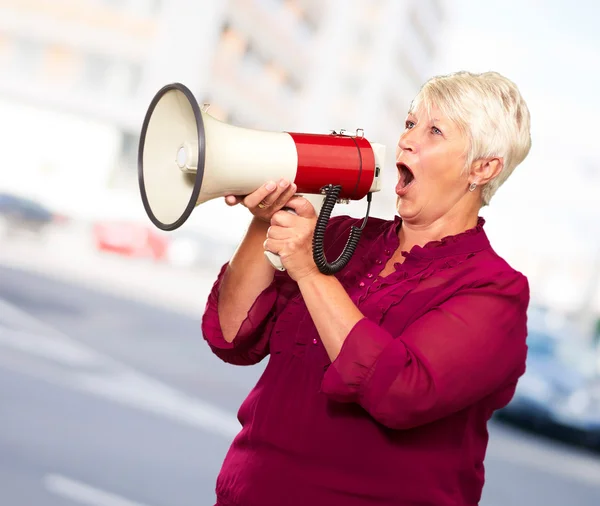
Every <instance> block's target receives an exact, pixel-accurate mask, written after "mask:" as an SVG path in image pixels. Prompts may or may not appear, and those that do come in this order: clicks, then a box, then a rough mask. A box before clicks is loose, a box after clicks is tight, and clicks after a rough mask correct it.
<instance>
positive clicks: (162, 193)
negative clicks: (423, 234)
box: [138, 83, 385, 274]
mask: <svg viewBox="0 0 600 506" xmlns="http://www.w3.org/2000/svg"><path fill="white" fill-rule="evenodd" d="M384 158H385V146H383V145H381V144H372V143H370V142H369V141H368V140H367V139H366V138H365V137H364V135H363V132H362V130H357V131H356V132H355V133H354V134H349V133H347V132H345V131H343V130H341V131H339V132H335V131H332V132H331V133H329V134H310V133H290V132H271V131H262V130H253V129H249V128H243V127H238V126H234V125H230V124H228V123H225V122H222V121H220V120H217V119H216V118H214V117H213V116H211V115H210V114H208V112H207V111H205V110H202V109H201V108H200V106H199V104H198V102H197V101H196V99H195V98H194V95H193V93H192V92H191V91H190V90H189V88H187V87H186V86H185V85H183V84H181V83H172V84H168V85H166V86H164V87H163V88H161V89H160V90H159V91H158V92H157V93H156V95H155V96H154V98H153V99H152V101H151V103H150V106H149V108H148V111H147V112H146V116H145V118H144V122H143V126H142V132H141V136H140V143H139V150H138V182H139V188H140V194H141V198H142V202H143V205H144V209H145V211H146V213H147V215H148V217H149V218H150V220H151V222H152V223H153V224H154V225H155V226H156V227H158V228H159V229H161V230H167V231H170V230H175V229H177V228H179V227H180V226H181V225H183V224H184V223H185V222H186V220H187V219H188V218H189V217H190V215H191V214H192V212H193V211H194V209H195V208H196V207H197V206H199V205H201V204H202V203H204V202H207V201H209V200H212V199H215V198H218V197H224V196H226V195H248V194H249V193H252V192H253V191H255V190H256V189H258V188H259V187H260V186H261V185H263V184H265V183H266V182H267V181H270V180H273V181H277V180H279V179H280V178H282V177H284V178H286V179H287V180H288V181H291V182H294V183H295V184H296V186H297V195H301V196H303V197H305V198H307V199H308V200H309V201H310V202H311V203H312V205H313V206H314V208H315V211H316V213H317V214H318V215H319V218H318V221H317V226H316V229H315V233H314V238H313V257H314V259H315V263H316V264H317V267H318V268H319V270H320V271H321V272H322V273H324V274H333V273H335V272H338V271H339V270H340V269H342V268H343V267H344V266H345V265H346V264H347V262H348V261H349V260H350V258H351V256H352V254H353V252H354V249H355V248H356V244H357V243H358V240H359V238H360V233H361V231H362V230H363V228H364V226H365V224H366V221H367V218H368V213H369V209H370V203H371V194H372V193H373V192H376V191H379V190H380V186H381V185H380V181H381V177H380V176H381V171H382V167H383V162H384ZM365 196H367V201H368V206H367V212H366V216H365V219H364V221H363V223H362V225H361V226H360V227H352V229H351V231H350V237H349V239H348V242H347V244H346V247H345V249H344V251H343V252H342V254H341V255H340V256H339V257H338V259H336V260H335V261H334V262H332V263H329V262H328V261H327V259H326V258H325V254H324V252H323V236H324V233H325V228H326V226H327V222H328V220H329V218H330V216H331V212H332V210H333V207H334V205H335V204H336V203H348V202H349V201H350V200H360V199H362V198H364V197H365ZM265 254H266V255H267V257H268V258H269V261H270V262H271V264H272V265H273V266H274V267H275V268H277V269H279V270H284V267H283V265H282V262H281V259H280V258H279V256H278V255H274V254H273V253H270V252H265Z"/></svg>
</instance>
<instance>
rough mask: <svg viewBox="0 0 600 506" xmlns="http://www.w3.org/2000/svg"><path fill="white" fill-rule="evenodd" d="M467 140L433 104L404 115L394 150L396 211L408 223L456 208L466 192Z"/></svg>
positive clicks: (424, 221) (426, 220) (423, 221)
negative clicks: (403, 125) (425, 108)
mask: <svg viewBox="0 0 600 506" xmlns="http://www.w3.org/2000/svg"><path fill="white" fill-rule="evenodd" d="M467 148H468V139H467V137H466V135H465V134H464V133H462V131H461V130H460V129H459V128H458V126H457V125H456V124H455V123H453V122H452V121H450V120H449V119H448V118H446V117H444V116H443V115H442V114H441V112H440V111H439V109H437V108H435V107H432V108H431V116H428V115H427V112H426V111H425V110H420V109H417V110H416V111H413V112H412V113H409V114H408V116H407V118H406V125H405V130H404V132H402V135H401V136H400V140H399V142H398V147H397V149H396V166H397V167H398V184H397V186H396V194H397V195H398V200H397V210H398V214H399V215H400V216H401V218H402V219H403V221H405V222H408V223H415V224H423V225H426V224H428V223H431V222H433V221H435V220H437V219H439V218H441V217H442V216H444V215H445V214H447V213H448V212H450V211H451V210H453V208H455V207H457V204H458V202H459V201H460V200H461V198H462V197H463V196H464V195H465V194H466V193H467V189H468V186H469V180H468V172H465V171H464V167H465V162H466V153H467Z"/></svg>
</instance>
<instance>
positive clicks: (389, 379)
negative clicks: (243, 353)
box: [322, 273, 529, 429]
mask: <svg viewBox="0 0 600 506" xmlns="http://www.w3.org/2000/svg"><path fill="white" fill-rule="evenodd" d="M528 304H529V286H528V283H527V279H526V278H525V277H524V276H522V275H521V274H518V273H515V274H514V275H511V276H509V277H505V278H504V279H502V278H500V279H498V278H497V279H496V280H495V281H489V282H487V283H480V284H476V285H474V286H470V287H467V288H464V289H462V290H461V291H459V292H457V293H456V294H455V295H454V296H452V297H450V298H448V299H447V300H446V301H445V302H444V303H442V304H440V305H439V306H437V307H435V308H433V309H431V310H429V311H428V312H427V313H426V314H424V315H423V316H422V317H420V318H418V319H417V320H415V321H414V323H412V324H411V325H409V326H408V327H407V328H406V329H405V330H404V331H403V332H402V334H401V335H398V336H394V335H392V334H390V333H389V332H387V331H386V330H384V329H383V328H382V327H380V326H379V325H377V324H375V323H374V322H373V321H371V320H369V319H368V318H363V319H362V320H360V321H359V322H358V323H357V324H356V325H355V326H354V328H353V329H352V330H351V331H350V333H349V335H348V336H347V338H346V340H345V342H344V344H343V346H342V349H341V351H340V354H339V355H338V356H337V357H336V359H335V360H334V361H333V362H332V364H331V366H330V367H329V368H328V369H327V371H326V373H325V376H324V378H323V382H322V391H323V392H324V393H325V394H327V395H328V396H330V398H332V399H334V400H336V401H339V402H356V403H359V404H360V405H361V406H362V407H363V408H364V409H365V410H366V411H367V412H368V413H369V414H370V415H371V416H372V417H373V418H375V419H376V420H377V421H379V422H380V423H382V424H383V425H385V426H387V427H389V428H393V429H410V428H413V427H417V426H420V425H423V424H426V423H430V422H433V421H435V420H439V419H441V418H444V417H446V416H449V415H451V414H453V413H455V412H458V411H460V410H462V409H464V408H466V407H468V406H469V405H471V404H473V403H475V402H477V401H479V400H481V399H483V398H485V397H486V396H488V395H491V394H493V393H495V392H497V391H498V390H500V389H502V388H504V387H506V386H509V385H510V384H511V383H514V382H515V381H516V380H517V379H518V377H519V376H520V375H521V374H523V372H524V370H525V358H526V354H527V347H526V344H525V340H526V336H527V307H528ZM394 310H396V311H402V304H399V305H397V306H395V309H394Z"/></svg>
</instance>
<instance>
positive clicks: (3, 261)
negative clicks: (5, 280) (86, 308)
mask: <svg viewBox="0 0 600 506" xmlns="http://www.w3.org/2000/svg"><path fill="white" fill-rule="evenodd" d="M227 260H228V259H226V258H224V259H222V262H221V259H215V265H212V266H210V267H207V268H206V270H204V271H200V270H186V269H179V268H176V267H172V266H169V265H166V264H159V263H153V262H152V261H147V260H143V259H142V260H141V259H133V258H127V257H122V256H119V255H115V254H110V253H103V252H99V251H96V250H95V249H94V248H93V245H92V242H91V240H88V237H87V232H86V231H85V230H69V229H65V230H57V231H53V232H52V233H51V234H50V235H49V236H48V237H47V238H44V239H42V240H40V241H38V240H35V239H30V238H23V239H17V240H11V241H6V240H2V241H1V242H0V265H3V266H6V267H12V268H19V269H24V270H28V271H31V272H35V273H39V274H42V275H44V276H49V277H52V278H55V279H57V280H60V281H64V282H68V283H76V284H80V285H83V286H86V287H89V288H92V289H97V290H101V291H104V292H107V293H110V294H113V295H116V296H119V297H125V298H128V299H131V300H138V301H141V302H146V303H150V304H154V305H160V306H162V307H167V308H169V309H171V310H174V311H178V312H183V313H186V314H189V315H191V316H194V317H199V316H200V315H201V313H202V311H203V309H204V304H205V302H206V298H207V296H208V293H209V291H210V289H211V287H212V284H213V283H214V280H215V279H216V276H217V274H218V270H219V267H220V265H221V264H222V263H224V262H226V261H227ZM217 264H218V265H217Z"/></svg>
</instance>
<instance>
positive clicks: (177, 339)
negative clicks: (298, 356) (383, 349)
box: [0, 259, 600, 506]
mask: <svg viewBox="0 0 600 506" xmlns="http://www.w3.org/2000/svg"><path fill="white" fill-rule="evenodd" d="M0 260H1V259H0ZM37 270H38V272H37V273H36V272H32V269H21V268H17V267H15V265H14V263H13V264H12V267H6V266H5V267H1V266H0V504H1V505H2V506H4V505H6V506H21V505H22V506H37V505H48V506H77V505H84V504H85V505H92V506H192V505H194V506H198V505H208V506H210V505H212V504H213V501H214V482H215V478H216V475H217V473H218V470H219V467H220V464H221V461H222V459H223V457H224V454H225V452H226V450H227V447H228V444H229V442H230V441H231V439H232V437H233V435H234V434H235V432H236V430H237V429H238V424H237V420H236V418H235V413H236V410H237V407H238V406H239V404H240V403H241V401H242V399H243V398H244V396H245V395H246V393H247V392H248V391H249V390H250V388H251V387H252V385H253V384H254V382H255V381H256V379H257V378H258V376H259V374H260V372H261V370H262V367H263V366H261V365H258V366H256V367H250V368H239V367H233V366H229V365H226V364H223V363H221V362H220V361H218V360H217V359H216V358H215V357H214V356H212V355H211V354H210V352H209V350H208V348H207V347H206V346H205V345H204V343H203V341H202V338H201V335H200V324H199V315H200V314H201V309H202V307H203V304H204V300H205V295H206V293H207V291H208V288H209V286H207V284H206V283H204V285H202V286H201V285H198V287H197V306H198V310H197V314H196V315H195V316H194V311H193V310H192V311H191V310H190V308H193V304H187V305H186V306H185V308H183V310H182V311H181V312H177V311H175V310H174V309H173V307H174V306H175V305H172V306H171V307H170V308H168V309H167V308H165V305H164V304H157V305H150V304H149V300H145V301H142V300H138V301H134V300H132V298H131V297H130V296H127V297H121V296H119V294H118V290H113V291H112V293H108V292H107V291H106V290H103V291H97V290H95V289H93V288H91V287H90V286H87V287H85V286H82V285H81V284H80V283H74V282H71V281H70V280H68V279H63V280H60V279H58V277H57V276H54V277H47V276H46V275H44V274H42V273H40V272H39V269H37ZM122 272H123V273H125V272H127V270H124V271H122ZM107 276H108V271H107ZM145 282H147V283H149V284H152V283H153V279H152V276H151V275H150V276H148V278H147V279H146V281H145ZM163 288H164V289H171V290H172V289H174V287H163ZM149 290H150V289H149ZM190 295H191V294H190ZM490 431H491V442H490V448H489V452H488V458H487V460H486V468H487V484H486V487H485V491H484V499H483V501H482V503H481V506H533V505H544V506H571V505H577V506H598V505H599V504H600V456H599V455H594V454H590V453H587V452H585V451H583V450H580V449H575V448H571V447H569V446H567V445H564V444H560V443H557V442H553V441H550V440H546V439H541V438H538V437H536V436H534V435H531V434H527V433H524V432H521V431H520V430H517V429H514V428H509V427H506V426H502V425H499V424H497V423H493V424H492V425H491V427H490Z"/></svg>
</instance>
